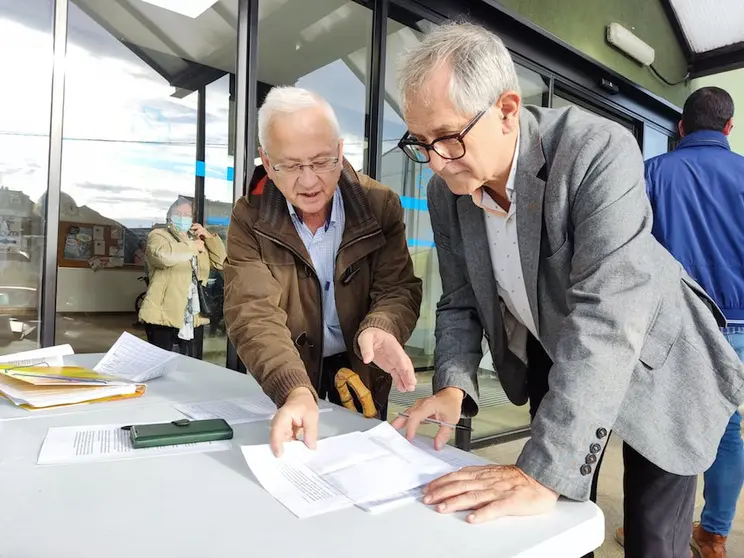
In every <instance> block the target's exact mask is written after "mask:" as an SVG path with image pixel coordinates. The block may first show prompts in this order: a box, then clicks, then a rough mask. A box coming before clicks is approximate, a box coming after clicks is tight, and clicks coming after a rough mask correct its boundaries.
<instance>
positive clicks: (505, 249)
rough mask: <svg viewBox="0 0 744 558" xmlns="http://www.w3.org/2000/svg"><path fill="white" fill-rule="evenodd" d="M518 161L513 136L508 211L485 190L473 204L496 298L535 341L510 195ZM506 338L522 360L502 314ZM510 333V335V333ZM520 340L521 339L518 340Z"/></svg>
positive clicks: (521, 343)
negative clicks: (478, 211) (483, 229)
mask: <svg viewBox="0 0 744 558" xmlns="http://www.w3.org/2000/svg"><path fill="white" fill-rule="evenodd" d="M518 158H519V135H517V149H516V150H515V152H514V159H513V160H512V165H511V169H510V170H509V177H508V179H507V181H506V196H507V199H508V200H509V202H510V206H509V211H508V212H507V211H505V210H504V209H503V208H502V207H501V206H500V205H499V204H498V203H496V201H495V200H494V199H493V198H491V196H490V195H489V194H488V192H487V191H486V190H484V189H483V188H479V189H478V190H476V191H475V192H473V195H472V198H473V203H475V204H476V205H477V206H478V207H480V208H482V209H483V212H484V219H485V220H486V234H487V235H488V246H489V249H490V252H491V265H492V267H493V273H494V276H495V277H496V284H497V286H498V294H499V296H500V297H501V299H502V300H503V302H504V304H505V305H506V309H507V310H508V311H509V313H510V314H511V316H513V317H514V318H515V319H516V320H517V321H518V322H519V323H520V324H522V325H523V326H525V327H526V328H527V329H528V330H529V331H530V332H531V333H532V335H534V336H535V338H538V337H537V329H536V327H535V320H534V318H533V317H532V311H531V309H530V303H529V299H528V298H527V288H526V285H525V282H524V274H523V273H522V260H521V258H520V256H519V239H518V237H517V203H518V200H517V197H516V192H515V191H514V181H515V176H516V170H517V159H518ZM504 314H505V316H504V318H505V324H504V325H505V327H506V329H507V336H508V337H509V338H510V348H512V347H511V345H512V342H514V341H516V345H517V347H516V348H517V349H518V350H516V351H515V352H516V354H517V355H518V356H519V357H521V358H522V360H525V359H526V356H525V355H524V353H525V348H524V346H525V344H526V336H524V339H518V340H516V339H513V338H512V335H513V334H514V333H515V327H514V326H515V325H516V324H510V323H509V316H507V315H506V313H504ZM510 330H511V331H510ZM519 337H523V336H519Z"/></svg>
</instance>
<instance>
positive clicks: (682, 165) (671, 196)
mask: <svg viewBox="0 0 744 558" xmlns="http://www.w3.org/2000/svg"><path fill="white" fill-rule="evenodd" d="M733 116H734V102H733V100H732V99H731V96H730V95H729V94H728V93H727V92H726V91H724V90H723V89H720V88H718V87H704V88H702V89H698V90H697V91H695V92H694V93H692V95H690V96H689V98H688V99H687V101H686V102H685V106H684V110H683V114H682V121H681V122H680V123H679V133H680V135H681V136H682V140H681V141H680V143H679V146H678V147H677V149H676V150H675V151H673V152H671V153H666V154H664V155H660V156H658V157H655V158H653V159H650V160H648V161H647V162H646V185H647V190H648V197H649V199H650V201H651V206H652V208H653V213H654V224H653V229H652V233H653V235H654V236H655V237H656V239H657V240H658V241H659V242H660V243H661V244H663V245H664V246H665V247H666V248H667V250H669V252H671V254H672V255H673V256H674V257H675V258H676V259H677V260H678V261H679V262H680V263H681V264H682V265H683V267H684V268H685V269H686V270H687V272H688V273H689V274H690V275H691V276H692V277H693V279H695V280H696V281H697V282H698V283H699V284H700V285H701V286H702V287H703V288H704V289H705V290H706V291H707V293H708V294H709V295H710V296H711V297H712V298H713V300H715V301H716V303H717V304H718V306H719V307H720V308H721V310H723V313H724V314H725V315H726V318H727V322H728V324H727V327H726V328H724V329H723V333H724V335H725V336H726V338H727V339H728V341H729V343H731V345H732V346H733V347H734V349H735V350H736V352H737V353H738V354H739V357H740V358H741V359H742V360H744V157H742V156H740V155H737V154H736V153H733V152H732V151H731V148H730V147H729V142H728V139H727V136H728V135H729V133H730V132H731V129H732V128H733V126H734V124H733ZM741 422H742V416H741V414H740V413H739V412H738V411H737V412H735V413H734V415H733V416H732V417H731V420H730V422H729V424H728V427H727V428H726V431H725V433H724V435H723V438H722V439H721V442H720V445H719V446H718V454H717V456H716V459H715V461H714V463H713V465H712V466H711V467H710V469H709V470H708V471H707V472H706V473H705V488H704V492H703V495H704V498H705V506H704V507H703V512H702V517H701V521H700V523H696V524H695V525H694V527H693V536H692V541H691V545H692V547H693V550H696V551H697V552H698V554H699V556H702V557H703V558H709V557H710V558H713V557H721V556H723V557H725V556H726V547H725V544H726V537H727V536H728V534H729V531H730V530H731V523H732V521H733V519H734V514H735V512H736V502H737V500H738V499H739V493H740V492H741V488H742V484H743V483H744V442H742V436H741Z"/></svg>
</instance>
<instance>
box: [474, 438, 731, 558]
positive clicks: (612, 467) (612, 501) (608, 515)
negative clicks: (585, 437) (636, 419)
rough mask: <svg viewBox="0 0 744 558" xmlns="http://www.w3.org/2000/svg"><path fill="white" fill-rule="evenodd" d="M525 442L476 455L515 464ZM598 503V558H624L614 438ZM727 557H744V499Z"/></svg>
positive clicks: (602, 474)
mask: <svg viewBox="0 0 744 558" xmlns="http://www.w3.org/2000/svg"><path fill="white" fill-rule="evenodd" d="M524 442H525V440H518V441H515V442H509V443H507V444H500V445H497V446H491V447H488V448H485V449H482V450H476V451H475V453H477V454H479V455H482V456H483V457H486V458H487V459H490V460H491V461H494V462H496V463H503V464H508V463H514V461H515V460H516V458H517V456H518V455H519V452H520V451H521V449H522V446H523V445H524ZM702 490H703V483H702V477H701V478H700V481H699V482H698V498H697V508H696V510H695V515H696V519H697V518H699V516H700V510H701V509H702V507H703V499H702ZM598 500H599V501H598V502H597V504H598V505H599V507H600V508H602V511H603V512H604V514H605V527H606V534H605V542H604V544H603V545H602V547H601V548H600V549H599V550H598V551H597V552H595V557H596V558H621V557H622V556H623V549H622V547H620V545H619V544H617V542H616V541H615V530H616V529H617V528H618V527H619V526H621V525H622V518H623V513H622V510H623V462H622V442H621V441H620V440H619V439H618V438H617V437H616V436H613V437H612V438H611V439H610V444H609V445H608V447H607V454H606V455H605V458H604V460H603V461H602V468H601V469H600V477H599V498H598ZM727 550H728V558H744V496H741V497H740V498H739V506H738V509H737V514H736V519H735V521H734V527H733V530H732V532H731V535H730V536H729V540H728V545H727Z"/></svg>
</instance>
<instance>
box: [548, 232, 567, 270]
mask: <svg viewBox="0 0 744 558" xmlns="http://www.w3.org/2000/svg"><path fill="white" fill-rule="evenodd" d="M571 254H572V252H571V241H570V240H569V238H568V236H566V237H565V238H564V239H563V242H562V243H561V245H560V246H559V247H558V249H557V250H556V251H555V252H553V253H552V254H550V255H549V256H548V257H547V258H545V263H546V264H548V265H550V266H556V265H557V266H560V267H563V266H564V265H565V262H566V260H567V259H570V258H571Z"/></svg>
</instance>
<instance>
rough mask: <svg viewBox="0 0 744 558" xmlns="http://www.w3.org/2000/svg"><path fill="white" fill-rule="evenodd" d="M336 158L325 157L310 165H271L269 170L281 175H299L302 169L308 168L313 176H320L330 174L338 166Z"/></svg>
mask: <svg viewBox="0 0 744 558" xmlns="http://www.w3.org/2000/svg"><path fill="white" fill-rule="evenodd" d="M338 159H339V158H338V157H327V158H323V159H316V160H315V161H313V162H312V163H307V164H303V163H280V164H278V165H271V168H272V169H274V170H275V171H276V172H281V173H283V174H300V173H301V172H302V169H304V168H305V167H307V168H309V169H310V170H311V171H313V172H314V173H315V174H322V173H326V172H331V171H332V170H334V169H335V168H336V165H338Z"/></svg>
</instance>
